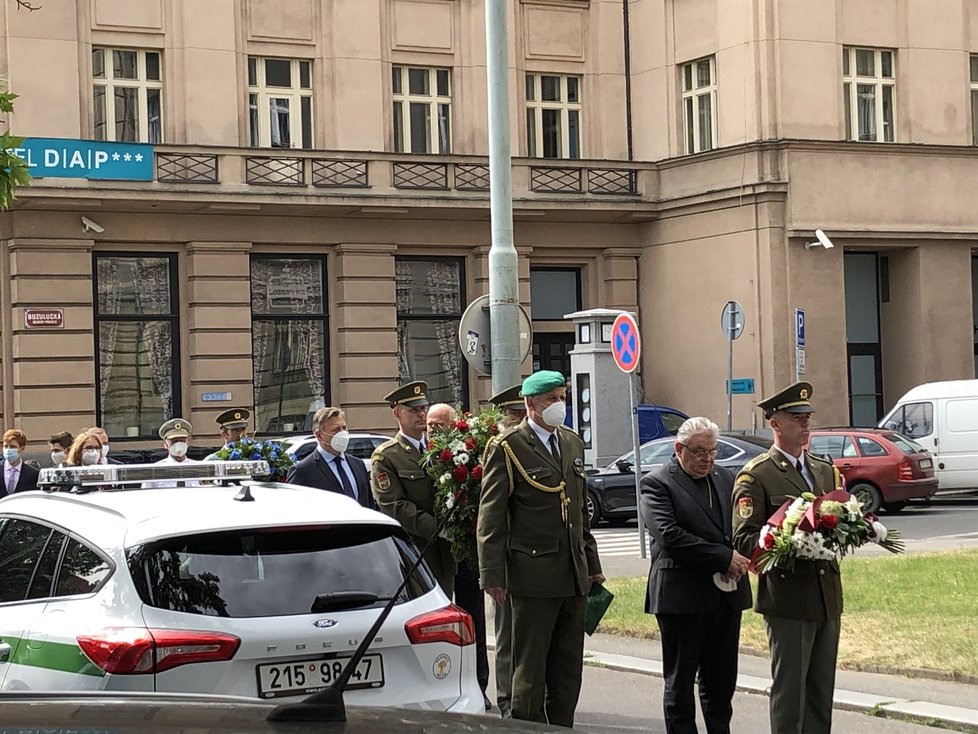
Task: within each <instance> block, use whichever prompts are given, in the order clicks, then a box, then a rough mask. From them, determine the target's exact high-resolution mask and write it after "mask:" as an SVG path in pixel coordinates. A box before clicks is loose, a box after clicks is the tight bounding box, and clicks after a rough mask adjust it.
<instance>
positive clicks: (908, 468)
mask: <svg viewBox="0 0 978 734" xmlns="http://www.w3.org/2000/svg"><path fill="white" fill-rule="evenodd" d="M897 479H900V480H903V479H913V464H912V463H911V461H910V459H902V460H901V461H900V463H899V464H897Z"/></svg>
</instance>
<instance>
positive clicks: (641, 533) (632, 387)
mask: <svg viewBox="0 0 978 734" xmlns="http://www.w3.org/2000/svg"><path fill="white" fill-rule="evenodd" d="M637 392H638V377H636V375H635V373H634V372H632V373H631V374H630V375H629V377H628V403H629V405H630V406H631V408H632V450H633V451H634V452H635V461H634V463H633V464H632V471H633V472H635V511H636V514H637V515H638V545H639V548H641V553H642V558H645V522H644V521H643V520H642V486H641V484H640V481H641V479H642V456H641V452H640V448H641V447H640V446H639V434H638V406H637V405H636V404H635V394H636V393H637Z"/></svg>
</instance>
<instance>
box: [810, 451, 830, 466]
mask: <svg viewBox="0 0 978 734" xmlns="http://www.w3.org/2000/svg"><path fill="white" fill-rule="evenodd" d="M808 458H809V459H812V460H813V461H821V462H822V463H823V464H828V465H829V466H835V464H834V463H833V462H832V460H831V459H827V458H825V457H824V456H822V455H821V454H808Z"/></svg>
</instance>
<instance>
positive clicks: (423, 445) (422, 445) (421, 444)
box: [418, 437, 428, 453]
mask: <svg viewBox="0 0 978 734" xmlns="http://www.w3.org/2000/svg"><path fill="white" fill-rule="evenodd" d="M418 446H419V447H420V449H421V453H424V452H425V451H427V450H428V442H427V441H425V440H424V437H422V438H420V439H418Z"/></svg>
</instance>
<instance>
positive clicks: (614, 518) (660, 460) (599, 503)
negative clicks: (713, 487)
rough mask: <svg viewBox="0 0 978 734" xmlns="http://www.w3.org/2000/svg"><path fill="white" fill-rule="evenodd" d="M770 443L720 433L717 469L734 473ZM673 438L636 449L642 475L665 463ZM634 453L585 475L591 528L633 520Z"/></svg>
mask: <svg viewBox="0 0 978 734" xmlns="http://www.w3.org/2000/svg"><path fill="white" fill-rule="evenodd" d="M771 443H772V442H771V440H770V439H768V438H764V437H762V436H745V435H740V434H727V433H724V434H721V435H720V437H719V439H718V440H717V457H716V463H717V465H718V466H723V467H726V468H727V469H729V470H730V471H731V472H733V473H734V474H736V473H737V472H738V471H739V470H740V468H741V467H743V465H744V464H746V463H747V462H748V461H750V460H751V459H753V458H754V457H755V456H757V455H758V454H763V453H764V452H765V451H767V450H768V449H769V448H770V447H771ZM675 446H676V437H675V436H667V437H665V438H657V439H655V440H654V441H648V442H647V443H644V444H642V445H641V446H640V447H639V455H640V457H641V460H642V473H643V474H645V473H646V472H648V471H651V470H652V467H654V466H657V465H659V464H665V463H666V462H668V461H669V460H670V459H671V458H672V456H673V454H674V453H675ZM634 464H635V452H634V451H629V452H628V453H627V454H624V455H623V456H620V457H618V458H617V459H615V460H614V461H613V462H611V463H610V464H608V466H606V467H604V468H603V469H599V470H597V471H596V472H593V473H592V474H589V475H588V478H587V489H588V492H587V495H588V497H587V509H588V516H589V517H590V518H591V526H592V527H593V526H594V525H595V524H597V523H598V522H599V521H601V520H607V521H609V522H613V523H625V522H628V521H629V520H634V519H635V517H636V512H635V473H634V471H633V467H634Z"/></svg>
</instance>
